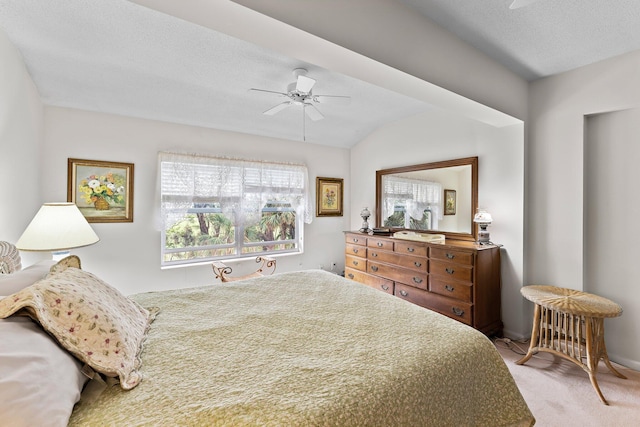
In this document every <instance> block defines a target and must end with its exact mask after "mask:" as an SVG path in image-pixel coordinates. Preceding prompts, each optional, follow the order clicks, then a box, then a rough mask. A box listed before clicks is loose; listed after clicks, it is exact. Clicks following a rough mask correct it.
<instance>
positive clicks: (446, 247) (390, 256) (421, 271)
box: [345, 231, 502, 336]
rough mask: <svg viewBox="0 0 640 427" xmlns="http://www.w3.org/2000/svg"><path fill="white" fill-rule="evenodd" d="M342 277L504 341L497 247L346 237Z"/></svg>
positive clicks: (465, 243)
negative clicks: (343, 273) (343, 274)
mask: <svg viewBox="0 0 640 427" xmlns="http://www.w3.org/2000/svg"><path fill="white" fill-rule="evenodd" d="M345 241H346V250H345V277H346V278H348V279H352V280H355V281H357V282H360V283H364V284H365V285H368V286H371V287H374V288H376V289H379V290H381V291H383V292H387V293H389V294H392V295H395V296H397V297H399V298H403V299H405V300H407V301H410V302H412V303H414V304H417V305H420V306H422V307H426V308H429V309H431V310H434V311H437V312H439V313H441V314H444V315H446V316H449V317H451V318H453V319H456V320H459V321H460V322H463V323H466V324H467V325H470V326H472V327H474V328H476V329H478V330H479V331H481V332H483V333H485V334H486V335H498V336H502V321H501V320H500V247H499V246H495V245H486V246H480V245H477V244H475V243H473V242H465V241H456V240H449V239H447V240H446V243H445V244H437V243H426V242H418V241H412V240H400V239H394V238H393V237H386V236H378V235H375V236H370V235H368V234H364V233H359V232H351V231H348V232H346V233H345Z"/></svg>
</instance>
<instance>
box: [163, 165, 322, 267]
mask: <svg viewBox="0 0 640 427" xmlns="http://www.w3.org/2000/svg"><path fill="white" fill-rule="evenodd" d="M163 154H165V155H168V156H171V155H173V153H160V155H159V162H158V170H159V173H158V175H159V177H158V179H159V185H158V187H159V190H158V191H159V199H160V202H159V203H160V217H161V220H160V223H161V226H160V227H159V230H160V238H161V241H160V263H161V268H171V267H178V266H189V265H198V264H203V263H209V262H211V261H215V260H235V259H246V258H255V257H256V256H260V255H268V256H279V255H288V254H298V253H303V252H304V223H305V222H310V220H309V221H307V219H308V218H309V217H310V215H308V202H309V186H308V176H307V174H308V171H307V168H306V166H305V165H292V164H288V165H287V167H286V170H287V172H286V173H291V174H302V175H301V176H300V177H298V176H297V175H295V177H296V179H301V180H302V182H303V184H302V187H300V186H298V185H297V186H296V187H295V188H293V191H290V193H288V194H286V193H283V191H282V189H283V187H282V186H275V187H274V186H269V185H266V186H265V185H263V182H262V181H261V185H260V192H259V199H258V200H259V202H258V206H260V207H259V211H258V213H256V212H255V209H253V210H252V211H251V212H253V216H251V215H246V212H245V211H244V210H242V209H240V213H239V214H238V212H237V211H236V208H237V207H238V206H243V204H242V203H243V201H246V197H245V194H248V193H255V189H254V188H253V187H251V185H249V184H246V183H245V182H243V183H242V185H241V191H240V193H238V194H234V195H232V196H230V195H229V194H226V195H225V196H224V197H219V199H218V200H216V198H215V197H212V196H210V197H207V198H206V200H204V199H202V198H201V197H200V198H198V200H197V201H196V200H194V199H196V197H195V196H193V195H184V196H183V195H176V194H168V192H167V193H165V194H163V188H164V187H163V177H165V175H164V174H163V162H171V161H169V160H166V159H164V157H166V156H163ZM177 156H179V157H178V158H179V159H181V160H184V161H183V162H179V163H183V164H188V165H190V166H194V165H198V166H197V167H198V168H205V169H206V167H207V166H211V167H212V168H213V167H216V162H217V161H220V162H228V161H230V160H231V161H233V162H237V164H238V165H241V167H243V168H250V167H252V166H251V165H255V164H256V163H259V165H260V167H261V168H266V169H268V168H269V166H270V165H271V166H272V169H271V170H270V173H271V174H273V173H277V172H274V171H278V170H280V168H282V167H283V163H277V162H267V161H260V162H256V161H251V160H245V159H228V158H219V157H208V156H205V158H206V159H207V161H208V162H211V163H207V164H206V165H205V166H202V164H203V163H202V157H201V156H198V155H184V154H179V155H177ZM190 158H193V159H196V158H197V159H198V162H195V161H194V162H193V163H192V164H190V163H189V159H190ZM173 162H177V160H173ZM289 169H293V170H294V172H290V171H289ZM169 175H170V174H169ZM195 181H197V179H194V182H195ZM296 183H298V181H296ZM191 184H192V185H193V186H194V187H195V186H196V185H197V184H195V183H191ZM253 185H255V181H254V182H253ZM284 188H286V187H284ZM289 188H290V189H291V188H292V187H289ZM276 190H277V191H276ZM265 191H266V192H265ZM283 194H284V195H285V196H286V197H284V196H283ZM265 196H266V198H265ZM243 197H244V199H243ZM222 199H224V201H225V202H227V203H228V204H229V205H233V206H234V209H233V210H231V211H228V212H233V215H232V216H229V215H228V214H227V213H228V212H224V209H222V208H224V206H222V208H221V205H222V204H223V201H222ZM292 200H296V201H297V203H298V204H297V205H295V204H294V203H293V202H292ZM172 201H173V202H176V201H178V203H180V204H181V205H182V206H183V207H182V208H170V207H169V208H167V207H166V205H170V204H171V203H172ZM229 201H231V202H232V203H229ZM189 203H191V204H192V206H191V207H188V208H186V209H184V205H185V204H189ZM272 203H286V204H288V205H289V208H288V209H284V212H293V213H294V214H295V222H294V238H289V239H286V240H284V239H283V240H271V241H252V242H250V241H246V239H245V237H246V236H245V231H246V230H247V229H248V228H250V227H253V226H254V225H255V224H256V222H255V219H256V218H258V221H259V219H261V218H263V217H264V215H265V210H267V209H268V206H269V204H272ZM198 204H201V205H202V204H211V205H217V206H214V207H199V206H197V205H198ZM255 204H256V202H255V200H254V201H253V207H254V208H255ZM273 212H274V213H278V212H283V210H282V209H281V208H276V210H275V211H273ZM198 213H219V214H221V215H223V216H225V217H226V218H228V219H229V220H230V221H231V222H232V223H233V228H234V232H233V233H234V241H233V242H231V243H221V244H214V245H206V246H197V245H194V246H186V247H181V248H169V247H167V231H168V230H169V229H170V228H171V227H173V226H175V225H176V224H178V223H179V222H180V221H182V220H186V219H187V215H190V214H198ZM170 214H173V215H176V214H177V215H181V214H182V215H183V218H182V219H181V220H178V221H176V222H173V223H169V215H170ZM247 217H248V218H252V219H253V221H251V220H248V219H247ZM282 245H292V247H285V248H283V249H267V248H266V247H272V248H273V247H282ZM259 246H262V247H265V249H266V250H263V251H251V250H250V249H251V248H254V247H259ZM229 248H233V249H234V251H233V252H234V253H231V254H223V255H213V256H198V255H197V254H195V253H197V252H199V251H215V250H219V249H229ZM172 253H173V254H178V253H180V254H185V256H188V257H187V258H180V259H176V260H170V259H167V258H169V257H170V255H171V254H172ZM186 254H192V255H195V256H189V255H186Z"/></svg>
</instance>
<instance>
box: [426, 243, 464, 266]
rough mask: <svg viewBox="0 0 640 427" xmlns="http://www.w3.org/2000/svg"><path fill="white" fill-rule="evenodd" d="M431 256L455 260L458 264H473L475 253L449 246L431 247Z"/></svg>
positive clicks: (438, 258) (444, 259) (432, 257)
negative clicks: (453, 248)
mask: <svg viewBox="0 0 640 427" xmlns="http://www.w3.org/2000/svg"><path fill="white" fill-rule="evenodd" d="M429 258H431V259H436V260H443V261H449V262H455V263H456V264H465V265H473V253H471V252H463V251H456V250H452V249H448V248H434V247H431V248H430V250H429Z"/></svg>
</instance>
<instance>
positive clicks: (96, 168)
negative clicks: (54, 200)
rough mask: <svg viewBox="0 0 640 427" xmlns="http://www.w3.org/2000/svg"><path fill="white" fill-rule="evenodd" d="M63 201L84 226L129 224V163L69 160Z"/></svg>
mask: <svg viewBox="0 0 640 427" xmlns="http://www.w3.org/2000/svg"><path fill="white" fill-rule="evenodd" d="M67 201H68V202H72V203H75V204H76V206H78V209H80V212H82V215H84V217H85V218H86V219H87V221H88V222H133V163H120V162H105V161H101V160H81V159H69V160H68V163H67Z"/></svg>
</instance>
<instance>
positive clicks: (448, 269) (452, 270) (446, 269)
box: [444, 268, 455, 274]
mask: <svg viewBox="0 0 640 427" xmlns="http://www.w3.org/2000/svg"><path fill="white" fill-rule="evenodd" d="M444 271H446V272H447V274H453V273H455V270H454V269H453V268H445V269H444Z"/></svg>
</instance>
